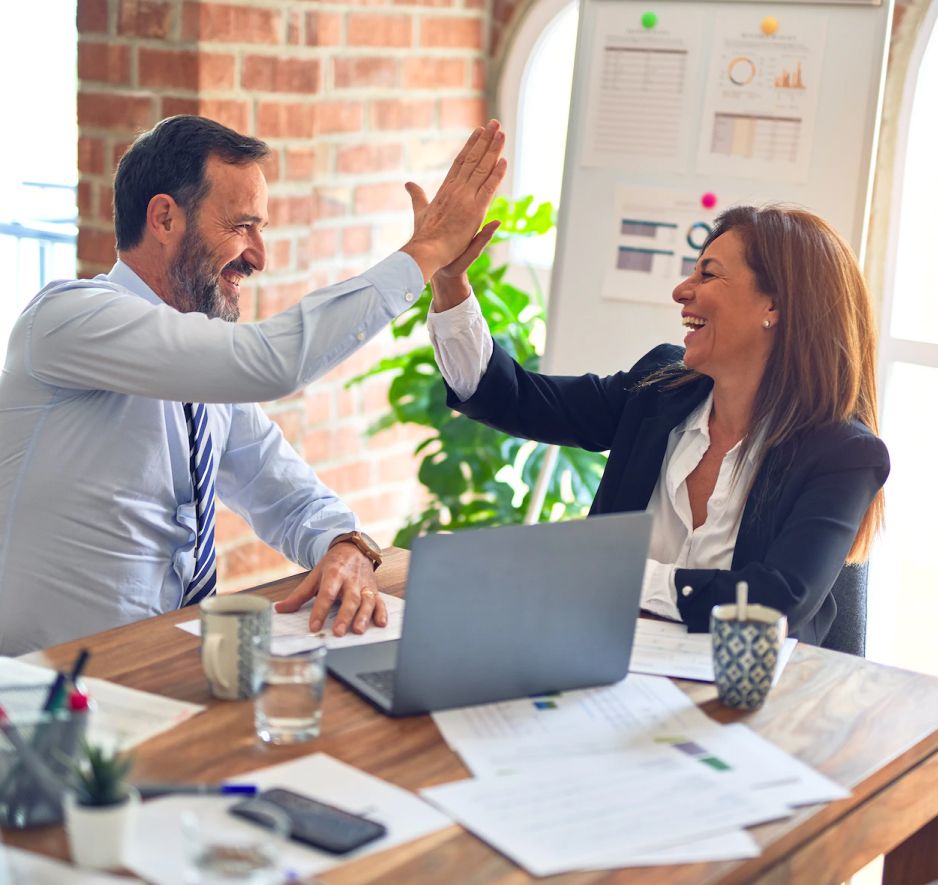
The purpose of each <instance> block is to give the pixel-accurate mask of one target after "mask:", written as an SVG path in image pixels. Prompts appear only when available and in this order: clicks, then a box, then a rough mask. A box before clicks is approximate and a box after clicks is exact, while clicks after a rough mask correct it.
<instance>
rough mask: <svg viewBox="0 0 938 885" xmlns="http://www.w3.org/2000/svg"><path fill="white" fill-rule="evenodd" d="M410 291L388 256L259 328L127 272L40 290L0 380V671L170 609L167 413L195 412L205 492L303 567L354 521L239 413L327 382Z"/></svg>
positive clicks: (188, 528)
mask: <svg viewBox="0 0 938 885" xmlns="http://www.w3.org/2000/svg"><path fill="white" fill-rule="evenodd" d="M422 288H423V278H422V276H421V273H420V270H419V269H418V267H417V265H416V263H415V262H414V261H413V260H412V259H411V258H410V257H409V256H408V255H405V254H404V253H401V252H398V253H395V254H394V255H391V256H390V257H389V258H386V259H385V260H384V261H382V262H381V263H379V264H378V265H376V266H375V267H374V268H372V269H371V270H369V271H367V272H366V273H364V274H362V275H361V276H359V277H354V278H353V279H351V280H348V281H346V282H344V283H339V284H337V285H335V286H330V287H328V288H326V289H322V290H319V291H317V292H313V293H312V294H310V295H307V296H306V297H305V298H303V299H302V300H301V301H300V302H299V304H297V305H295V306H293V307H291V308H289V309H288V310H286V311H284V312H283V313H280V314H277V315H276V316H274V317H271V318H270V319H267V320H263V321H262V322H258V323H251V324H243V325H239V324H237V323H228V322H225V321H223V320H219V319H209V318H208V317H206V316H205V315H204V314H198V313H187V314H184V313H179V312H178V311H176V310H175V309H173V308H172V307H169V306H168V305H166V304H164V303H163V302H162V301H161V300H160V298H159V297H158V296H157V295H156V294H155V293H154V292H153V291H152V290H151V289H150V288H149V287H148V286H147V285H146V284H145V283H144V282H143V280H141V279H140V277H138V276H137V275H136V274H135V273H134V272H133V271H132V270H131V269H130V267H128V266H127V265H126V264H123V263H122V262H118V263H117V264H116V265H115V266H114V268H113V269H112V270H111V272H110V273H109V274H106V275H101V276H98V277H96V278H95V279H94V280H69V281H66V282H58V283H52V284H50V285H49V286H47V287H46V288H45V289H43V290H42V291H41V292H40V293H39V294H38V295H37V296H36V297H35V298H34V299H33V300H32V301H31V302H30V304H29V305H28V306H27V307H26V309H25V311H24V312H23V314H22V315H21V316H20V318H19V319H18V321H17V323H16V325H15V326H14V328H13V332H12V334H11V336H10V344H9V349H8V351H7V357H6V364H5V366H4V368H3V372H2V375H0V654H5V655H16V654H21V653H23V652H27V651H31V650H33V649H36V648H39V647H42V646H46V645H50V644H53V643H58V642H64V641H67V640H69V639H73V638H75V637H78V636H84V635H87V634H89V633H93V632H96V631H98V630H104V629H107V628H109V627H116V626H118V625H120V624H126V623H129V622H131V621H136V620H139V619H141V618H146V617H149V616H151V615H156V614H160V613H161V612H166V611H170V610H172V609H175V608H177V607H178V606H179V603H180V600H181V598H182V593H183V589H184V588H185V587H186V585H187V584H188V583H189V580H190V578H191V577H192V571H193V567H194V565H195V562H194V556H193V550H194V544H195V528H196V517H195V503H194V500H193V490H192V477H191V474H190V472H189V442H188V436H187V432H186V422H185V417H184V415H183V409H182V403H183V402H189V401H192V402H204V403H206V404H209V405H208V420H209V426H210V430H211V433H212V440H213V444H214V447H215V452H216V460H215V464H216V466H217V467H216V469H217V476H216V477H215V480H216V489H217V492H218V495H219V496H220V497H221V499H222V500H223V501H224V502H225V503H226V504H227V505H228V506H229V507H231V509H232V510H234V511H235V512H236V513H239V514H240V515H241V516H243V517H244V518H245V519H246V520H247V521H248V522H249V523H250V524H251V526H252V528H253V529H254V531H255V532H256V533H257V534H258V535H259V536H260V537H261V538H262V539H263V540H264V541H266V542H267V543H268V544H270V545H271V546H272V547H275V548H276V549H277V550H279V551H280V552H281V553H283V555H284V556H287V557H288V558H290V559H292V560H293V561H294V562H296V563H299V564H300V565H301V566H303V567H304V568H310V567H312V566H313V565H314V564H315V562H316V561H317V560H318V559H319V558H320V557H321V556H322V555H323V554H324V553H325V551H326V550H327V549H328V546H329V543H330V541H331V540H332V539H333V538H334V537H335V536H336V535H337V534H339V533H341V532H345V531H349V530H350V529H353V528H356V527H357V521H356V519H355V516H354V514H353V513H352V512H351V511H350V510H349V509H348V507H346V506H345V505H344V504H343V503H342V502H341V501H340V500H339V499H338V497H337V496H336V495H335V493H334V492H332V491H331V490H330V489H328V488H327V487H326V486H324V485H323V484H322V483H321V482H320V481H319V479H318V478H317V477H316V474H315V473H314V471H313V470H312V469H311V468H310V467H309V466H308V465H307V464H306V463H305V462H304V461H303V460H302V459H301V458H300V457H299V456H298V455H297V454H296V452H295V451H294V450H293V448H292V447H291V446H290V445H289V444H288V443H287V442H286V440H284V438H283V435H282V434H281V432H280V429H279V428H278V427H277V425H276V424H274V423H273V422H272V421H271V420H270V419H269V418H268V417H267V416H266V415H265V414H264V412H263V411H262V410H261V409H260V407H259V406H257V405H256V403H257V402H262V401H265V400H273V399H277V398H278V397H282V396H285V395H287V394H290V393H292V392H294V391H295V390H297V389H298V388H301V387H303V386H304V385H306V384H308V383H309V382H310V381H312V380H313V379H314V378H316V377H318V376H320V375H322V374H323V373H325V372H327V371H328V370H329V369H331V368H332V367H333V366H335V365H336V364H337V363H339V362H340V361H341V360H342V359H344V358H345V357H347V356H348V355H349V354H351V353H352V352H353V351H354V350H355V349H357V348H358V347H360V346H361V345H362V343H363V342H365V341H367V340H368V339H369V338H371V337H372V336H373V335H374V334H375V333H377V332H378V331H379V330H380V329H381V328H382V327H383V326H385V325H386V324H387V323H388V322H389V321H390V320H391V319H393V318H394V317H395V316H397V315H398V314H400V313H401V312H402V311H404V310H406V309H407V308H408V307H409V306H411V304H412V303H413V301H414V299H415V297H416V296H417V295H418V294H419V293H420V291H421V290H422Z"/></svg>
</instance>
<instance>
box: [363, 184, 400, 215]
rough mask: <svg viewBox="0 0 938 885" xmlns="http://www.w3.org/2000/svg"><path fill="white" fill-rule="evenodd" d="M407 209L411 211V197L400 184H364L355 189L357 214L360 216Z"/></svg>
mask: <svg viewBox="0 0 938 885" xmlns="http://www.w3.org/2000/svg"><path fill="white" fill-rule="evenodd" d="M405 209H410V197H409V196H408V195H407V191H405V190H404V188H403V186H402V185H401V184H399V183H398V182H393V183H392V182H379V183H376V184H362V185H359V186H358V187H357V188H355V212H356V213H357V214H358V215H371V214H372V213H378V212H402V211H404V210H405Z"/></svg>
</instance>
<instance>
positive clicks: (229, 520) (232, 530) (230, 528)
mask: <svg viewBox="0 0 938 885" xmlns="http://www.w3.org/2000/svg"><path fill="white" fill-rule="evenodd" d="M253 536H254V532H253V531H252V530H251V527H250V526H249V525H248V524H247V522H245V521H244V520H243V519H242V518H241V517H240V516H238V514H237V513H235V512H234V511H233V510H229V509H228V508H227V507H220V506H219V507H216V508H215V538H216V539H217V540H218V542H219V544H229V543H231V542H232V541H236V540H238V539H239V538H251V537H253Z"/></svg>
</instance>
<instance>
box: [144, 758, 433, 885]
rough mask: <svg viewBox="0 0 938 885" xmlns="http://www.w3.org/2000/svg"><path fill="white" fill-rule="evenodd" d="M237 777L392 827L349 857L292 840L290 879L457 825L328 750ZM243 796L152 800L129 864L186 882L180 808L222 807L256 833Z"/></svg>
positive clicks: (286, 847)
mask: <svg viewBox="0 0 938 885" xmlns="http://www.w3.org/2000/svg"><path fill="white" fill-rule="evenodd" d="M236 780H237V781H238V782H239V783H254V784H257V786H258V788H259V789H261V790H266V789H270V788H271V787H285V788H287V789H290V790H293V791H294V792H297V793H302V794H304V795H308V796H311V797H313V798H315V799H319V800H320V801H322V802H327V803H329V804H330V805H336V806H339V807H341V808H344V809H346V810H347V811H351V812H354V813H356V814H366V815H367V816H368V817H370V818H372V819H373V820H376V821H380V822H381V823H383V824H384V825H385V826H386V827H387V828H388V832H387V835H385V836H383V837H382V838H380V839H376V840H375V841H374V842H370V843H369V844H368V845H366V846H363V847H362V848H360V849H358V850H357V851H353V852H350V853H349V854H345V855H342V856H341V857H337V856H336V855H334V854H328V853H326V852H323V851H317V850H316V849H314V848H311V847H309V846H307V845H303V844H301V843H298V842H284V844H283V850H282V854H281V858H280V861H281V870H282V873H283V878H284V881H293V880H292V879H290V878H289V877H290V876H291V875H293V876H295V877H296V878H297V879H301V878H303V877H306V876H311V875H315V874H317V873H320V872H322V871H323V870H327V869H329V868H331V867H334V866H337V865H338V864H341V863H344V862H345V861H348V860H354V859H356V858H359V857H364V856H366V855H369V854H375V853H377V852H379V851H384V850H385V849H387V848H392V847H393V846H395V845H401V844H403V843H404V842H409V841H411V840H412V839H418V838H420V837H421V836H426V835H427V834H429V833H433V832H436V831H437V830H442V829H444V828H445V827H447V826H449V825H450V821H449V819H448V818H446V817H445V816H444V815H443V814H441V813H440V812H439V811H437V810H435V809H434V808H431V807H430V806H429V805H427V804H426V803H425V802H423V801H421V800H420V799H419V798H418V797H417V796H415V795H413V793H410V792H408V791H407V790H403V789H401V788H400V787H396V786H394V785H392V784H389V783H387V782H386V781H383V780H380V779H379V778H376V777H372V776H371V775H370V774H365V772H363V771H359V770H358V769H356V768H352V767H351V766H349V765H346V764H345V763H343V762H339V761H338V760H336V759H333V758H332V757H331V756H328V755H326V754H325V753H316V754H314V755H311V756H304V757H302V758H300V759H295V760H293V761H292V762H286V763H284V764H282V765H275V766H272V767H270V768H263V769H260V770H258V771H255V772H252V773H248V774H241V775H238V777H237V778H236ZM236 801H237V797H235V798H234V799H233V798H232V797H230V796H224V797H223V796H167V797H165V798H162V799H154V800H151V801H149V802H144V803H143V805H142V806H141V808H140V816H139V819H138V821H137V826H136V829H135V831H134V837H133V844H132V846H131V849H130V855H129V862H128V868H129V869H131V870H133V871H134V872H135V873H137V875H139V876H141V877H142V878H144V879H146V880H147V881H148V882H154V883H156V885H179V883H180V882H184V881H186V879H185V866H186V864H185V849H184V840H183V834H182V830H181V828H180V823H179V817H180V815H181V814H182V812H183V811H186V810H187V809H198V810H199V811H200V812H203V811H204V812H208V813H216V814H217V815H218V817H219V819H220V820H222V821H224V822H225V824H226V826H230V827H231V828H246V829H248V830H251V831H253V832H256V830H254V825H253V824H251V823H248V822H246V821H242V820H240V819H239V818H237V817H234V816H233V815H230V814H229V813H228V811H227V809H228V807H229V806H230V805H233V804H234V803H235V802H236Z"/></svg>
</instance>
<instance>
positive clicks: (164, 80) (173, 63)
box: [137, 46, 235, 92]
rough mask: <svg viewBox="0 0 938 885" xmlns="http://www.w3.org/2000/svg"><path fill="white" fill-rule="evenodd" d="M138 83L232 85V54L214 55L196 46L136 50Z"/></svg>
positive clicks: (206, 87) (203, 87)
mask: <svg viewBox="0 0 938 885" xmlns="http://www.w3.org/2000/svg"><path fill="white" fill-rule="evenodd" d="M137 60H138V76H139V79H140V85H141V86H145V87H149V88H151V89H191V90H194V91H200V92H201V91H211V90H215V89H233V88H234V82H235V76H234V72H235V59H234V56H233V55H216V54H213V53H210V52H199V51H198V50H179V51H174V50H165V49H147V48H145V47H142V46H141V47H140V49H139V50H138V56H137Z"/></svg>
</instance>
